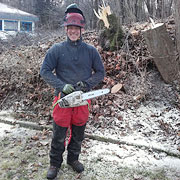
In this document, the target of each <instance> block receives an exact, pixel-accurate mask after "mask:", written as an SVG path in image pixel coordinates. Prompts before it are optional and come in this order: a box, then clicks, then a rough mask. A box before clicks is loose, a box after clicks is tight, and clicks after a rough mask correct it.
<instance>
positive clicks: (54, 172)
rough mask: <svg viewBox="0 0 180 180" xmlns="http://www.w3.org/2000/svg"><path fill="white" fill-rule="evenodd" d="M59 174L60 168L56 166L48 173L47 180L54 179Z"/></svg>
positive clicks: (51, 167)
mask: <svg viewBox="0 0 180 180" xmlns="http://www.w3.org/2000/svg"><path fill="white" fill-rule="evenodd" d="M58 172H59V168H57V167H55V166H50V168H49V170H48V172H47V179H54V178H55V177H56V176H57V174H58Z"/></svg>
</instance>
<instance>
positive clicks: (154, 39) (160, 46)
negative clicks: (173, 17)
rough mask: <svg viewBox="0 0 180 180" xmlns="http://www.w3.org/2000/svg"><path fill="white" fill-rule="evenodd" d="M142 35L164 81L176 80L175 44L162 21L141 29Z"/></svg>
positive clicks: (177, 71) (177, 73)
mask: <svg viewBox="0 0 180 180" xmlns="http://www.w3.org/2000/svg"><path fill="white" fill-rule="evenodd" d="M143 35H144V38H145V41H146V44H147V46H148V49H149V51H150V53H151V56H152V57H153V58H154V62H155V64H156V66H157V68H158V70H159V72H160V74H161V76H162V78H163V79H164V81H165V82H166V83H172V82H174V81H176V80H178V76H179V64H178V61H177V58H176V55H177V51H176V48H175V45H174V43H173V41H172V39H171V38H170V36H169V34H168V32H167V31H166V26H165V24H163V23H159V24H156V25H155V26H153V27H152V28H151V29H148V30H145V31H143Z"/></svg>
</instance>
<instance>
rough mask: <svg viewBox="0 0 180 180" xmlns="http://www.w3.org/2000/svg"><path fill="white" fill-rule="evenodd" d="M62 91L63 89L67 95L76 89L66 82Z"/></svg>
mask: <svg viewBox="0 0 180 180" xmlns="http://www.w3.org/2000/svg"><path fill="white" fill-rule="evenodd" d="M62 91H63V93H64V94H66V95H67V94H70V93H72V92H74V91H75V89H74V87H73V85H72V84H66V85H65V86H64V88H63V90H62Z"/></svg>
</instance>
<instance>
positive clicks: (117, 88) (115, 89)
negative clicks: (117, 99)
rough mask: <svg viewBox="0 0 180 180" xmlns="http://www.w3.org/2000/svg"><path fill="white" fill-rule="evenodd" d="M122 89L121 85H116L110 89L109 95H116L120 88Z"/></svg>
mask: <svg viewBox="0 0 180 180" xmlns="http://www.w3.org/2000/svg"><path fill="white" fill-rule="evenodd" d="M122 87H123V85H122V84H120V83H119V84H116V85H115V86H113V87H112V89H111V93H117V92H118V91H119V90H120V89H121V88H122Z"/></svg>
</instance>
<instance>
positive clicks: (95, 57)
mask: <svg viewBox="0 0 180 180" xmlns="http://www.w3.org/2000/svg"><path fill="white" fill-rule="evenodd" d="M92 69H93V73H92V76H91V77H90V78H89V79H87V80H86V81H85V83H86V84H87V86H88V89H91V88H93V87H95V86H96V85H97V84H99V83H100V82H101V81H102V80H103V79H104V76H105V70H104V65H103V63H102V59H101V56H100V54H99V52H98V51H97V50H96V49H95V48H94V47H92Z"/></svg>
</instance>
